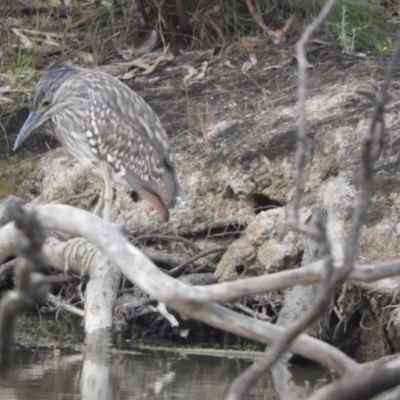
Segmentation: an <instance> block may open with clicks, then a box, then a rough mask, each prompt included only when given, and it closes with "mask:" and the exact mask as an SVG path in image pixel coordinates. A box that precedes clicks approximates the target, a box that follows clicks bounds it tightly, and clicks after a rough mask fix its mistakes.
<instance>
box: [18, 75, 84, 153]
mask: <svg viewBox="0 0 400 400" xmlns="http://www.w3.org/2000/svg"><path fill="white" fill-rule="evenodd" d="M77 71H78V70H77V69H76V68H72V67H56V68H53V69H51V70H50V71H48V72H47V73H46V74H45V75H43V76H42V77H41V78H40V79H39V81H38V83H37V84H36V86H35V87H34V89H33V91H32V93H31V95H30V99H29V111H30V113H29V116H28V118H27V120H26V121H25V123H24V125H23V127H22V128H21V130H20V131H19V133H18V136H17V138H16V139H15V142H14V147H13V150H14V151H15V150H16V149H17V148H18V147H19V146H20V144H21V143H22V142H23V141H24V140H25V139H26V138H27V137H28V136H29V134H30V133H31V132H32V131H33V130H34V129H35V128H37V127H38V126H40V125H42V124H43V123H44V122H45V121H47V120H48V119H50V118H51V116H52V115H54V114H55V113H56V111H57V109H59V107H60V106H61V104H57V103H56V102H55V94H56V93H57V91H58V89H59V88H60V86H61V85H62V84H63V83H64V82H65V80H66V79H67V78H68V77H70V76H71V75H73V74H75V73H77Z"/></svg>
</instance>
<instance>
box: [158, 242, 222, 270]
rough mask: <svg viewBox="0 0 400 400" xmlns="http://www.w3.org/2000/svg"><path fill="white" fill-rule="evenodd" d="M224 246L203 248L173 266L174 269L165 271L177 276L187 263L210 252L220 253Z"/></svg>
mask: <svg viewBox="0 0 400 400" xmlns="http://www.w3.org/2000/svg"><path fill="white" fill-rule="evenodd" d="M226 249H227V248H226V247H214V248H212V249H208V250H204V251H202V252H201V253H199V254H196V255H195V256H193V257H190V258H188V259H187V260H186V261H185V262H183V263H182V264H180V265H178V266H177V267H175V268H174V269H171V271H166V273H167V274H168V275H170V276H175V277H176V276H178V275H179V274H180V273H181V272H182V271H183V270H184V269H185V267H186V266H187V265H189V264H190V263H192V262H194V261H197V260H198V259H200V258H203V257H206V256H208V255H210V254H214V253H222V252H224V251H226Z"/></svg>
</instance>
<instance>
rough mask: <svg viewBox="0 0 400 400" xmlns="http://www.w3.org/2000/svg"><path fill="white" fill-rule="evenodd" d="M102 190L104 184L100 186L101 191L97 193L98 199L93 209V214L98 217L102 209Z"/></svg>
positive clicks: (103, 190) (103, 189)
mask: <svg viewBox="0 0 400 400" xmlns="http://www.w3.org/2000/svg"><path fill="white" fill-rule="evenodd" d="M104 192H105V188H104V185H102V186H101V192H100V194H99V201H98V202H97V204H96V208H95V209H94V215H97V216H98V217H100V216H101V212H102V211H103V208H104Z"/></svg>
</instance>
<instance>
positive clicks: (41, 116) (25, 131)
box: [13, 112, 47, 151]
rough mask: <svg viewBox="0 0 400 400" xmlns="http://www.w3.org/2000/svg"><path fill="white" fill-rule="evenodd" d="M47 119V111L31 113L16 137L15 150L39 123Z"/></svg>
mask: <svg viewBox="0 0 400 400" xmlns="http://www.w3.org/2000/svg"><path fill="white" fill-rule="evenodd" d="M46 119H47V113H46V112H39V113H36V114H29V117H28V119H27V120H26V121H25V123H24V126H23V127H22V128H21V130H20V131H19V133H18V136H17V138H16V139H15V142H14V147H13V150H14V151H15V150H17V148H18V147H19V145H20V144H21V143H22V142H23V141H24V140H25V139H26V138H27V137H28V136H29V134H30V133H31V132H32V131H33V130H34V129H35V128H37V127H38V126H39V125H41V124H42V123H43V122H44V121H46Z"/></svg>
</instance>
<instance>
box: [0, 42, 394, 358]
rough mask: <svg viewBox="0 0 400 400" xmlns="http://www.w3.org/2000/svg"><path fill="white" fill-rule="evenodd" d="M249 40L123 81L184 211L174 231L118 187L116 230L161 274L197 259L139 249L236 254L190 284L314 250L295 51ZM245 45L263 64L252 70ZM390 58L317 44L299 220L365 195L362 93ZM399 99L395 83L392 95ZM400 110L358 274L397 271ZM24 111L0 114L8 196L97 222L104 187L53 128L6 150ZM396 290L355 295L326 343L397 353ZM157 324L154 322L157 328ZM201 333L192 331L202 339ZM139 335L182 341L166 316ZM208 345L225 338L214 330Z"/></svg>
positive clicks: (253, 307) (389, 284)
mask: <svg viewBox="0 0 400 400" xmlns="http://www.w3.org/2000/svg"><path fill="white" fill-rule="evenodd" d="M245 40H246V41H247V43H248V45H247V46H244V45H243V41H241V42H235V41H233V42H232V46H230V47H229V48H227V49H225V50H224V49H222V50H220V51H219V52H217V51H215V49H210V50H207V51H189V50H181V51H179V52H177V53H176V54H175V57H174V59H173V60H171V61H169V62H167V63H164V64H162V65H161V66H159V67H158V68H157V69H156V70H155V71H154V72H153V73H152V74H149V75H142V76H140V75H139V76H138V77H136V78H135V79H131V80H127V81H125V83H126V84H128V85H129V86H130V87H131V88H132V89H134V90H135V91H137V92H138V93H139V94H140V95H141V96H142V97H143V98H144V99H145V100H146V101H147V102H148V103H149V104H150V105H151V107H152V108H153V109H154V111H155V112H156V114H157V115H158V116H159V117H160V119H161V121H162V123H163V125H164V127H165V129H166V131H167V133H168V135H169V137H170V139H171V143H172V145H173V147H174V149H175V154H176V163H177V168H178V174H179V176H180V179H181V181H182V184H183V187H184V189H185V191H186V194H187V202H186V204H185V205H184V206H180V207H179V208H177V209H176V210H174V211H173V212H172V216H171V220H170V222H169V223H167V224H164V223H163V222H161V221H160V220H159V219H158V217H157V215H156V213H155V211H154V210H152V209H151V207H150V206H149V205H148V204H146V203H144V202H143V201H140V200H139V199H138V198H137V196H136V195H135V194H134V193H128V192H127V191H126V190H124V189H121V188H116V200H115V202H114V207H113V219H114V220H115V221H116V222H123V223H125V224H127V225H128V226H129V228H130V231H131V233H132V238H133V240H135V243H136V244H138V245H139V246H141V247H142V248H143V251H144V252H145V253H146V254H148V255H149V256H150V257H151V258H152V259H153V260H154V261H155V262H156V263H157V264H158V265H159V266H160V267H161V268H165V269H171V268H173V267H176V266H177V265H179V264H180V263H181V262H182V261H184V260H186V259H188V258H189V257H191V256H193V255H194V254H196V250H193V249H192V248H189V247H187V246H185V245H182V244H180V243H179V242H174V241H163V240H159V239H157V238H151V237H150V238H149V237H147V238H144V239H137V238H138V237H143V235H155V234H165V235H170V236H172V235H178V236H182V237H185V238H187V239H190V240H191V241H192V242H193V243H195V244H196V245H197V247H198V249H197V252H200V251H201V250H205V249H209V248H211V247H215V246H221V245H222V246H225V247H226V249H227V250H225V251H221V252H219V253H216V254H212V255H209V256H206V257H204V258H201V259H199V260H197V261H196V262H194V263H190V264H189V265H188V266H186V268H185V269H183V271H182V272H183V275H185V274H190V273H193V272H194V271H195V272H198V273H199V272H202V273H209V274H210V273H211V274H215V275H214V276H215V278H217V279H220V280H232V279H237V278H242V277H245V276H255V275H260V274H264V273H272V272H275V271H279V270H282V269H285V268H294V267H298V266H299V265H300V262H301V258H302V254H303V251H304V239H303V238H302V237H300V236H298V235H297V234H294V233H293V232H290V231H289V230H288V229H287V227H286V226H285V220H286V208H285V207H286V206H287V204H288V203H289V202H290V200H291V197H292V194H293V182H294V179H295V177H296V170H295V166H294V152H295V149H296V129H297V116H298V110H297V68H298V66H297V62H296V58H295V51H294V41H290V40H289V41H288V42H286V43H284V44H281V45H275V44H272V42H271V40H269V39H268V38H267V37H264V36H258V37H252V38H247V39H245ZM249 46H251V49H252V51H253V52H254V53H255V54H256V57H257V63H256V65H254V66H253V67H252V68H251V69H249V70H248V71H246V72H243V70H242V68H243V64H244V63H245V62H248V60H249V51H248V49H249ZM215 53H217V54H215ZM387 59H388V56H387V55H385V54H376V53H366V52H364V53H353V54H344V53H343V52H342V50H341V49H338V48H337V47H335V46H333V45H332V44H330V43H323V44H322V43H315V42H314V43H312V44H310V45H309V46H308V61H309V63H310V68H309V69H308V74H309V81H308V137H309V145H310V157H309V168H308V176H307V180H306V184H305V195H304V202H303V209H302V212H303V213H306V212H307V210H308V209H309V208H310V207H311V206H312V204H314V203H315V202H316V201H317V193H318V190H319V187H320V186H321V185H322V184H323V183H324V182H326V181H327V180H328V179H334V178H335V177H337V176H339V177H344V178H346V179H347V180H348V181H350V182H351V184H352V185H353V186H354V189H355V190H356V189H357V176H358V175H357V171H358V167H359V164H360V148H361V145H362V142H363V138H364V136H365V133H366V130H367V127H368V119H369V115H370V112H371V101H370V100H368V98H367V97H365V96H364V95H363V94H361V91H368V92H374V91H376V90H377V89H378V88H379V85H380V83H381V81H382V76H383V71H384V67H385V64H386V61H387ZM188 66H190V67H191V68H195V69H196V70H197V72H198V73H200V72H201V71H202V68H203V71H204V74H202V75H200V76H199V75H197V76H196V74H194V75H193V76H192V77H190V78H187V75H188V73H189V71H191V70H190V68H188ZM192 72H193V70H192ZM185 77H186V78H185ZM398 88H399V80H398V77H395V78H394V81H393V85H392V90H393V93H394V94H395V95H396V94H397V91H398ZM399 108H400V100H399V99H397V98H396V99H395V100H393V101H392V102H391V103H390V104H389V106H388V108H387V116H386V128H387V130H386V138H385V144H384V152H383V154H382V157H381V159H380V162H379V165H378V168H377V171H376V172H377V178H376V193H375V196H374V198H373V203H372V205H371V207H370V210H369V213H368V216H367V220H366V221H365V222H366V223H365V227H364V230H363V234H362V238H361V241H360V252H359V261H360V262H362V263H371V262H375V261H388V260H393V259H396V258H397V257H398V254H399V240H398V239H399V235H400V225H399V224H398V216H397V215H398V208H399V206H400V197H399V184H398V183H399V179H400V174H399V172H398V169H399V163H400V159H399V155H398V150H399V146H400V141H399V137H398V132H399V128H400V121H399V117H398V111H399ZM14 111H15V109H13V112H11V110H10V112H9V113H8V112H7V107H6V106H3V111H2V113H1V115H2V125H3V126H4V127H5V130H6V132H7V136H1V138H0V155H1V172H0V196H1V198H5V197H6V196H7V195H9V194H14V195H18V196H20V197H22V198H23V199H24V200H25V201H27V202H32V203H34V204H37V203H48V202H59V203H66V204H71V205H74V206H78V207H81V208H85V209H90V210H92V209H93V208H94V205H95V203H96V200H97V194H98V192H99V190H100V187H101V183H100V182H98V181H97V179H96V178H93V177H92V176H91V175H90V174H88V173H87V172H86V171H85V170H84V169H83V167H81V166H80V164H79V163H77V162H76V161H74V160H72V159H71V158H70V156H69V155H67V154H66V152H65V151H64V150H63V149H61V148H59V147H58V144H57V142H56V141H55V139H54V138H53V137H52V136H51V132H50V131H49V129H48V127H44V128H42V129H40V130H39V131H38V132H37V133H35V134H33V135H31V136H30V137H29V138H28V139H27V140H26V142H25V143H24V146H23V148H22V149H21V150H19V151H18V152H17V153H13V152H12V151H11V150H10V147H11V144H12V142H13V138H14V137H15V136H16V134H17V132H18V129H19V128H20V126H21V125H22V123H23V120H24V119H25V117H26V115H27V112H28V111H27V109H26V107H21V108H20V109H19V110H18V111H17V112H16V113H15V112H14ZM348 221H349V222H350V221H351V215H349V219H348ZM134 238H136V239H134ZM397 287H398V285H397V281H396V280H393V279H391V280H386V281H385V282H384V283H382V285H374V286H368V285H365V286H364V287H362V288H361V287H355V286H352V285H351V286H348V287H347V288H346V291H345V292H346V304H347V306H345V310H344V311H345V312H344V314H345V315H346V317H345V321H344V322H343V320H340V317H341V316H342V315H343V314H341V315H340V316H339V315H338V314H337V313H335V311H334V309H332V312H331V314H330V318H329V324H328V325H329V326H328V328H327V331H328V333H327V334H326V338H327V339H328V340H329V341H330V342H333V343H335V344H336V345H337V346H339V347H341V348H342V349H344V350H345V351H347V352H348V353H351V354H352V355H354V356H356V357H357V358H358V359H360V360H366V359H372V358H376V357H378V356H381V355H383V354H388V353H392V352H394V351H398V350H399V345H398V332H399V331H398V329H400V321H399V317H398V315H399V312H398V311H397V310H398V308H397V303H398V290H397ZM64 292H68V290H65V291H64ZM285 294H286V292H280V293H269V294H266V295H265V296H260V297H257V298H251V299H245V300H244V301H243V304H244V305H245V306H246V307H247V308H246V310H247V311H249V310H250V311H253V312H257V313H259V314H260V316H261V315H263V316H264V317H266V318H271V319H272V320H274V319H276V317H277V315H278V313H279V310H280V307H281V305H282V301H283V300H284V297H285ZM149 322H151V323H155V322H156V324H155V325H153V328H149V327H148V326H149ZM193 324H194V325H189V329H192V332H196V330H197V332H198V331H199V329H198V327H197V325H196V324H197V323H193ZM146 326H147V327H148V328H146ZM138 327H142V329H143V331H142V333H139V337H144V336H145V335H146V334H147V335H150V336H151V335H152V334H155V331H158V333H159V331H160V327H161V328H162V329H164V331H165V332H164V333H165V335H164V337H178V336H179V335H178V334H176V335H174V334H171V329H172V328H170V327H169V326H168V324H164V323H163V322H160V320H159V319H157V318H155V320H151V321H149V320H147V321H146V320H144V321H142V320H140V319H139V320H135V323H134V324H131V325H129V324H128V325H124V329H126V330H127V332H129V335H131V336H132V335H133V336H134V337H137V335H138V333H137V329H138ZM189 335H190V333H189ZM193 335H194V337H196V336H198V335H195V334H193ZM204 337H208V339H209V340H210V341H215V340H221V341H222V342H223V341H224V340H226V338H224V337H222V336H221V335H218V334H215V335H214V334H210V333H209V332H208V333H207V332H206V333H204V335H203V339H204ZM179 340H181V339H179ZM199 340H201V338H199Z"/></svg>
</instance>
